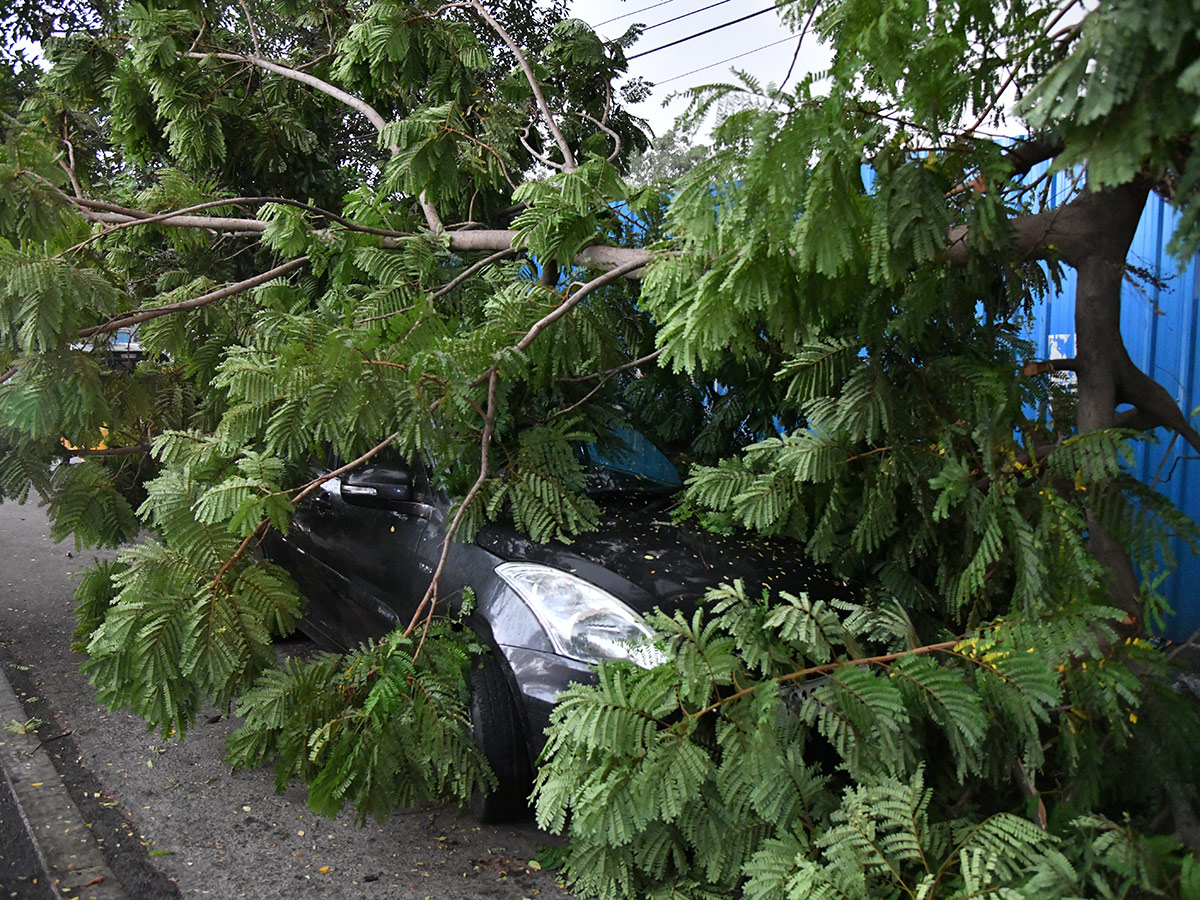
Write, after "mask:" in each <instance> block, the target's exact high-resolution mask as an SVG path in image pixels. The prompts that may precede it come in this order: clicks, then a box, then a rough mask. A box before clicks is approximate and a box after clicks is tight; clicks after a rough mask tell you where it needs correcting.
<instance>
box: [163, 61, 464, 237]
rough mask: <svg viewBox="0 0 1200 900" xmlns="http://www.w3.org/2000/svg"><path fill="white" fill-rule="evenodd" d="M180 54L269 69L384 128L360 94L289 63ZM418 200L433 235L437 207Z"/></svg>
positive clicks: (392, 147)
mask: <svg viewBox="0 0 1200 900" xmlns="http://www.w3.org/2000/svg"><path fill="white" fill-rule="evenodd" d="M183 55H184V56H187V57H192V58H196V59H204V58H205V57H212V58H214V59H222V60H226V61H229V62H241V63H245V64H247V65H251V66H258V67H259V68H260V69H265V70H266V71H268V72H273V73H275V74H276V75H280V76H282V77H284V78H290V79H291V80H292V81H297V82H299V83H301V84H304V85H307V86H308V87H311V88H313V89H314V90H317V91H320V92H321V93H322V94H325V95H326V96H329V97H332V98H333V99H335V100H337V101H338V102H339V103H342V104H345V105H346V106H348V107H350V108H351V109H352V110H354V111H355V112H357V113H360V114H361V115H362V116H364V117H365V118H366V119H367V121H368V122H370V123H371V124H372V125H373V126H375V131H376V132H378V133H379V134H380V135H382V134H383V130H384V128H386V127H387V119H385V118H384V117H383V116H382V115H381V114H380V113H379V110H377V109H375V107H373V106H372V105H371V104H369V103H367V101H365V100H363V99H362V98H361V97H356V96H354V95H353V94H350V93H347V92H346V91H343V90H342V89H341V88H339V87H335V86H334V85H332V84H330V83H329V82H328V81H323V80H322V79H320V78H317V77H316V76H315V75H310V74H309V73H308V72H303V71H301V70H299V69H293V68H291V67H290V66H283V65H280V64H279V63H275V62H271V61H270V60H268V59H263V58H262V57H259V56H246V55H243V54H240V53H185V54H183ZM387 149H388V152H389V153H391V154H392V156H395V155H396V154H398V153H399V152H400V147H399V146H397V145H396V144H388V145H387ZM418 202H419V203H420V206H421V212H422V213H423V214H424V216H425V222H426V224H428V225H429V230H430V231H432V232H433V233H434V234H440V233H441V232H442V230H443V227H442V218H441V216H439V215H438V212H437V209H436V208H435V207H434V205H433V203H432V202H431V201H430V200H429V199H428V197H427V196H426V194H425V191H421V194H420V196H419V197H418Z"/></svg>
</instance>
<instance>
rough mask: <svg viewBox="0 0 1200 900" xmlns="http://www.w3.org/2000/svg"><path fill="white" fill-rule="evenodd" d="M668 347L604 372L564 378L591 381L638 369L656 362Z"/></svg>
mask: <svg viewBox="0 0 1200 900" xmlns="http://www.w3.org/2000/svg"><path fill="white" fill-rule="evenodd" d="M666 349H667V348H666V347H659V348H658V349H657V350H655V351H654V352H653V353H647V354H646V355H645V356H642V357H639V358H638V359H633V360H630V361H629V362H627V363H622V364H621V365H619V366H614V367H613V368H611V369H606V370H605V371H603V372H592V373H591V374H590V375H573V376H571V377H569V378H563V379H562V380H563V381H566V382H578V381H591V380H592V379H593V378H610V377H611V376H613V375H616V374H618V373H619V372H624V371H625V370H626V369H636V368H637V367H638V366H642V365H645V364H646V363H648V362H654V360H656V359H658V358H659V357H660V356H662V355H663V353H664V352H666Z"/></svg>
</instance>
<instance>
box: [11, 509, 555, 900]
mask: <svg viewBox="0 0 1200 900" xmlns="http://www.w3.org/2000/svg"><path fill="white" fill-rule="evenodd" d="M48 530H49V529H48V524H47V521H46V518H45V515H44V513H43V512H42V511H41V510H39V509H37V508H36V507H34V506H32V505H26V506H17V505H14V504H12V503H0V680H3V682H4V685H5V687H8V686H9V685H11V690H7V691H6V690H3V689H0V725H11V726H14V727H15V726H16V725H18V724H22V723H26V722H28V721H29V719H30V718H31V717H35V716H36V717H37V718H38V719H40V720H42V721H43V723H44V724H42V725H41V726H40V727H38V728H37V729H36V733H35V734H31V735H23V734H15V733H13V732H11V731H7V730H4V731H0V742H3V744H4V747H3V748H0V749H2V750H3V751H4V755H3V756H2V757H0V759H3V767H4V769H5V771H7V772H8V773H9V777H8V779H7V780H5V779H0V900H4V898H15V900H50V898H57V897H62V898H70V897H78V898H79V900H86V898H89V897H95V898H100V900H105V898H118V897H128V898H129V900H168V898H173V897H186V898H191V897H212V898H236V897H249V898H255V900H271V898H279V900H297V898H300V900H303V898H309V897H314V898H322V900H325V898H331V900H341V898H345V900H351V898H353V900H372V898H413V900H423V898H437V900H456V898H457V900H525V898H529V900H549V898H555V900H557V898H565V897H568V896H569V895H567V894H566V892H565V891H564V890H563V889H562V887H561V886H560V885H559V884H558V883H557V879H556V877H555V875H554V873H553V872H551V871H549V870H547V869H544V868H542V867H541V866H540V864H539V863H538V861H537V857H538V854H539V852H540V851H541V850H542V849H543V848H544V847H545V846H546V845H548V844H553V843H556V842H557V840H556V839H555V838H554V837H552V836H549V835H546V834H544V833H542V832H540V831H539V830H538V829H537V828H536V826H535V825H534V824H533V823H532V821H529V820H526V821H523V822H516V823H510V824H506V825H499V826H488V825H481V824H480V823H479V822H478V821H476V820H475V819H473V818H472V816H471V815H470V813H467V812H463V811H461V810H458V809H455V808H452V807H443V806H426V807H422V808H419V809H415V810H407V811H398V812H397V813H396V814H395V815H394V816H392V817H391V818H390V819H389V820H388V821H386V822H383V823H376V822H373V821H369V822H367V823H365V824H361V825H360V824H357V823H356V822H355V820H354V816H353V813H352V811H351V810H349V809H347V810H346V811H345V812H343V813H342V814H341V815H340V816H338V817H337V818H334V819H328V818H324V817H321V816H318V815H316V814H315V813H313V812H311V811H310V810H309V809H308V808H307V806H306V804H305V793H304V791H303V790H302V789H301V788H299V787H297V786H295V785H291V786H289V787H287V789H286V790H284V791H283V792H282V793H277V792H276V790H275V775H274V772H273V771H272V770H271V769H269V768H263V769H255V770H249V771H237V772H234V771H231V770H230V768H229V766H228V765H227V764H226V763H225V762H224V760H223V755H224V749H225V740H226V738H227V737H228V735H229V734H230V733H231V732H232V731H233V729H234V728H235V727H236V725H237V721H236V717H234V716H233V715H232V714H231V711H230V710H226V709H208V710H205V711H204V712H203V713H202V714H201V716H200V717H199V718H198V719H197V721H196V723H195V725H194V727H193V728H192V729H191V730H189V732H188V734H187V737H186V739H185V740H183V741H180V740H178V739H177V738H176V737H175V736H170V735H168V736H164V735H162V734H159V733H156V732H149V731H147V729H146V726H145V723H143V722H142V721H141V720H140V719H138V718H137V717H135V716H133V715H131V714H129V713H127V712H125V711H120V710H119V711H115V712H113V711H109V710H107V709H103V708H101V707H99V706H97V704H96V701H95V695H94V691H93V689H92V687H91V685H89V684H88V682H87V680H86V678H84V677H83V676H82V675H81V674H80V673H79V666H80V664H81V663H82V661H83V660H82V658H81V657H80V656H79V655H78V654H75V653H73V652H72V651H71V648H70V643H71V634H72V632H73V630H74V626H75V621H74V609H73V602H72V594H73V592H74V588H75V579H74V577H73V575H74V574H76V573H78V572H79V571H81V570H83V569H85V568H86V567H88V566H89V565H90V562H91V558H92V556H93V555H94V554H93V553H92V552H90V551H84V552H83V553H82V554H81V553H79V552H78V551H77V550H76V548H75V547H74V545H73V543H72V542H66V543H63V544H55V543H54V542H53V541H51V540H50V539H49V537H48ZM98 555H104V554H98ZM314 650H315V648H314V647H313V645H312V644H311V643H309V642H307V641H303V640H295V641H292V642H289V643H285V644H282V645H281V647H280V652H281V653H283V654H291V655H300V656H303V655H307V654H311V653H312V652H314ZM4 676H7V677H6V678H5V677H4ZM14 704H15V705H14ZM34 724H36V723H30V730H32V726H33V725H34ZM55 771H56V772H57V774H55ZM10 782H11V788H12V789H11V790H9V783H10ZM18 803H19V809H20V811H21V812H18V811H17V810H18ZM72 805H73V807H74V811H73V812H72ZM21 815H23V816H24V817H25V818H28V819H29V820H30V824H31V826H32V828H31V829H29V831H31V832H32V835H33V836H34V837H35V839H36V846H34V844H33V843H32V842H31V841H30V840H29V839H28V835H26V834H24V832H25V831H26V830H25V829H23V828H15V827H13V826H14V825H17V824H19V823H18V822H17V817H18V816H21ZM89 836H90V838H91V840H90V841H89V840H88V837H89ZM97 853H98V854H99V858H97ZM43 860H44V868H45V869H46V870H48V871H47V872H46V873H45V877H42V875H40V874H38V873H37V872H36V869H37V868H38V867H39V866H41V865H42V863H43ZM105 867H106V868H107V871H106V870H105ZM35 877H36V878H37V879H38V881H37V883H36V884H35V883H34V881H33V879H34V878H35ZM106 891H107V892H108V893H105V892H106ZM122 892H123V893H122Z"/></svg>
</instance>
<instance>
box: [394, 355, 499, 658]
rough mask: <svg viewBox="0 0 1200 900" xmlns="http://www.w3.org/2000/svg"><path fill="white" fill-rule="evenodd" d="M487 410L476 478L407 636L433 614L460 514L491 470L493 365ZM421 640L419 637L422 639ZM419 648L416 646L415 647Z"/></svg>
mask: <svg viewBox="0 0 1200 900" xmlns="http://www.w3.org/2000/svg"><path fill="white" fill-rule="evenodd" d="M486 377H487V386H488V392H487V411H486V412H485V413H484V416H483V433H482V434H481V435H480V438H479V477H478V478H476V479H475V483H474V484H473V485H471V489H470V490H469V491H467V496H466V497H464V498H463V501H462V503H460V504H459V505H458V509H457V511H456V512H455V514H454V519H453V520H452V521H451V522H450V526H449V527H448V528H447V529H446V537H445V538H443V539H442V553H441V556H439V557H438V563H437V567H436V568H435V569H434V570H433V577H432V579H431V580H430V582H429V587H428V588H427V589H426V591H425V596H424V597H422V598H421V602H420V603H419V604H417V608H416V610H415V611H414V612H413V615H412V619H411V620H409V623H408V627H407V628H405V629H404V636H405V637H408V636H409V635H411V634H412V633H413V631H415V630H416V628H417V625H419V624H420V622H421V620H422V619H425V620H426V621H428V619H429V617H430V616H432V615H433V611H434V610H435V609H436V608H437V589H438V582H439V581H440V580H441V577H442V572H444V571H445V569H446V560H447V559H448V558H449V557H450V547H451V545H452V544H453V542H454V535H455V534H457V533H458V528H459V526H460V525H461V524H462V520H463V516H465V515H466V512H467V510H468V509H469V508H470V506H471V503H472V502H474V500H475V498H476V497H477V496H478V495H479V492H480V491H481V490H482V489H483V485H484V482H486V481H487V479H488V474H489V473H490V471H491V460H490V457H491V449H492V435H493V434H494V433H495V430H496V393H497V386H498V385H499V382H500V370H499V368H498V367H496V366H492V367H491V368H490V369H488V371H487V376H486ZM423 640H424V639H422V641H423ZM419 649H420V648H418V650H419Z"/></svg>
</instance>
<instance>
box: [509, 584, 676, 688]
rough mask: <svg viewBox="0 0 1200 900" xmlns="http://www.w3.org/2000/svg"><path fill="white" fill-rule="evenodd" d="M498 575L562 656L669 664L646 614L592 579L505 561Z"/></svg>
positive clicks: (643, 664)
mask: <svg viewBox="0 0 1200 900" xmlns="http://www.w3.org/2000/svg"><path fill="white" fill-rule="evenodd" d="M496 574H497V575H499V576H500V577H501V578H503V579H504V581H505V583H506V584H507V585H508V586H509V587H511V588H512V589H513V590H514V591H516V592H517V594H519V595H520V597H521V599H522V600H524V601H525V603H526V605H527V606H528V607H529V608H530V610H532V611H533V614H534V615H535V616H537V620H538V621H539V622H540V623H541V625H542V628H544V629H545V631H546V634H547V635H549V637H550V641H551V643H552V644H554V649H555V650H557V651H558V652H559V653H560V654H561V655H563V656H570V657H573V658H574V659H578V660H582V661H583V662H591V663H594V662H599V661H600V660H602V659H628V660H630V661H631V662H633V663H635V664H636V665H639V666H641V667H642V668H644V669H652V668H654V667H655V666H657V665H659V664H660V663H663V662H666V656H665V655H664V654H663V652H662V651H661V650H658V649H657V648H655V647H654V646H653V645H652V644H651V643H650V641H651V640H652V639H653V637H654V632H653V631H651V629H650V628H649V626H647V625H646V623H645V621H644V620H643V619H642V617H641V616H639V615H638V614H637V613H636V612H634V611H633V610H632V609H630V608H629V607H628V606H626V605H625V604H624V603H622V602H621V601H620V600H618V599H617V598H616V597H614V596H613V595H612V594H610V593H608V591H605V590H602V589H601V588H598V587H596V585H594V584H592V583H591V582H590V581H584V580H583V579H582V578H579V577H577V576H575V575H572V574H570V573H569V572H564V571H562V570H561V569H555V568H552V567H551V566H543V565H539V564H537V563H514V562H508V563H501V564H500V565H498V566H496Z"/></svg>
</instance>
